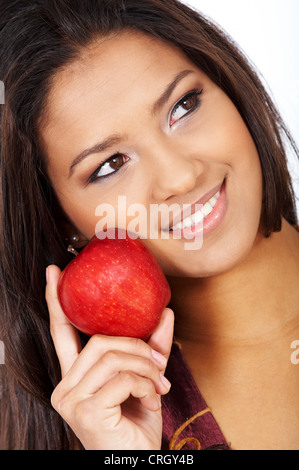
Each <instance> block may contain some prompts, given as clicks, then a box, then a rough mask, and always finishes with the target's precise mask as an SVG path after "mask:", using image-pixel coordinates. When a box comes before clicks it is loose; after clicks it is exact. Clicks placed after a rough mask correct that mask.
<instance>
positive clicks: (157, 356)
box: [152, 349, 167, 367]
mask: <svg viewBox="0 0 299 470" xmlns="http://www.w3.org/2000/svg"><path fill="white" fill-rule="evenodd" d="M152 356H153V358H154V359H155V361H156V362H157V363H158V364H159V365H160V366H163V367H165V366H166V363H167V359H166V357H165V356H163V355H162V354H160V353H159V352H158V351H155V349H152Z"/></svg>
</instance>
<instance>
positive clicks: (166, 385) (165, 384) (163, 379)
mask: <svg viewBox="0 0 299 470" xmlns="http://www.w3.org/2000/svg"><path fill="white" fill-rule="evenodd" d="M160 382H161V383H162V385H163V387H164V388H166V390H167V391H169V390H170V387H171V383H170V382H169V380H168V379H167V378H166V377H165V375H163V374H160Z"/></svg>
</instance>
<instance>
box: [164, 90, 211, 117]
mask: <svg viewBox="0 0 299 470" xmlns="http://www.w3.org/2000/svg"><path fill="white" fill-rule="evenodd" d="M202 91H203V90H201V91H198V90H194V91H191V92H190V93H188V94H187V95H186V96H184V97H183V98H182V99H181V100H180V101H179V102H178V103H177V104H176V105H175V107H174V109H173V111H172V113H171V118H170V126H172V125H173V124H175V123H176V122H177V121H179V120H180V119H182V118H183V117H185V116H187V115H188V114H191V113H192V112H193V111H195V110H196V109H197V108H198V106H199V105H200V98H199V95H201V93H202Z"/></svg>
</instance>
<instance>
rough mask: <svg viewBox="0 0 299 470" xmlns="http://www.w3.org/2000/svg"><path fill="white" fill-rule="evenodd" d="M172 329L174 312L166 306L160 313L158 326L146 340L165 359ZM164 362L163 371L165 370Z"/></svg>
mask: <svg viewBox="0 0 299 470" xmlns="http://www.w3.org/2000/svg"><path fill="white" fill-rule="evenodd" d="M173 330H174V313H173V311H172V310H171V309H170V308H166V309H165V310H164V312H163V314H162V317H161V320H160V323H159V325H158V327H157V328H156V330H155V331H154V332H153V334H152V335H151V337H150V339H149V341H148V345H149V346H150V347H151V348H152V349H153V350H155V351H158V352H159V353H160V354H161V355H162V356H163V357H165V359H166V360H168V358H169V355H170V351H171V347H172V342H173ZM166 363H167V362H166ZM166 363H165V367H164V369H163V371H165V368H166Z"/></svg>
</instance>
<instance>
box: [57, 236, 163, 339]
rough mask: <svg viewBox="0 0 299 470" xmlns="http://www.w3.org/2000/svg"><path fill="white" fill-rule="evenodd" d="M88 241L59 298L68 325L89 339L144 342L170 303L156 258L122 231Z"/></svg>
mask: <svg viewBox="0 0 299 470" xmlns="http://www.w3.org/2000/svg"><path fill="white" fill-rule="evenodd" d="M112 233H114V229H113V232H112V231H111V230H108V231H107V233H106V238H104V239H99V238H97V237H96V236H94V237H93V238H92V240H91V241H90V242H89V244H88V245H87V246H86V247H85V248H84V249H83V250H82V251H81V253H79V255H78V256H77V257H76V258H75V259H74V260H73V261H72V262H71V263H70V264H69V265H68V266H67V267H66V268H65V269H64V271H63V272H62V273H61V276H60V278H59V282H58V299H59V301H60V304H61V307H62V309H63V311H64V313H65V315H66V316H67V317H68V319H69V320H70V322H71V323H72V324H73V325H74V326H75V327H76V328H78V329H79V330H80V331H82V332H83V333H86V334H87V335H90V336H91V335H94V334H96V333H97V334H103V335H112V336H127V337H135V338H141V339H147V338H148V337H149V336H150V335H151V333H152V332H153V331H154V329H155V328H156V327H157V325H158V324H159V321H160V318H161V314H162V312H163V310H164V308H165V307H166V306H167V304H168V303H169V301H170V295H171V293H170V287H169V284H168V282H167V280H166V278H165V276H164V274H163V271H162V269H161V267H160V265H159V264H158V262H157V260H156V258H155V257H154V255H153V254H152V253H151V252H150V251H149V250H148V249H147V248H146V247H145V245H144V244H143V243H142V242H141V241H140V240H139V239H132V238H131V237H130V236H129V234H128V233H127V232H125V231H120V230H119V233H122V235H121V236H119V237H118V238H117V230H116V231H115V233H116V238H114V239H113V238H112V237H111V234H112Z"/></svg>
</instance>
